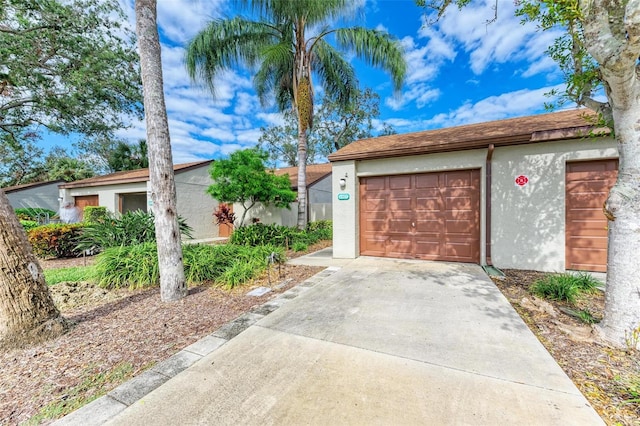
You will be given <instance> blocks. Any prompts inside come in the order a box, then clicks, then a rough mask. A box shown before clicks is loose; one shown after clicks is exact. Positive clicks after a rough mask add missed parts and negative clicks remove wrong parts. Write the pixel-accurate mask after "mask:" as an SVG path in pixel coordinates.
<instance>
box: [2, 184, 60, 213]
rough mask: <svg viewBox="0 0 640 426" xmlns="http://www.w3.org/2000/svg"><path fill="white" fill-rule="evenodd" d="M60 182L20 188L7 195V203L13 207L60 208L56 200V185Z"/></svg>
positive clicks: (56, 209) (55, 209)
mask: <svg viewBox="0 0 640 426" xmlns="http://www.w3.org/2000/svg"><path fill="white" fill-rule="evenodd" d="M59 184H60V182H52V183H49V184H45V185H41V186H36V187H34V188H25V189H20V190H17V191H15V192H10V193H8V194H6V195H7V198H9V203H10V204H11V207H13V208H14V209H19V208H28V207H40V208H43V209H49V210H53V211H54V212H57V211H58V210H60V202H59V201H58V185H59Z"/></svg>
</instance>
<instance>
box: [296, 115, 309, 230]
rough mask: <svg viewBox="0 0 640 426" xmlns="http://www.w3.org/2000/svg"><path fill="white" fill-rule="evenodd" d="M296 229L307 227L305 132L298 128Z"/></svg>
mask: <svg viewBox="0 0 640 426" xmlns="http://www.w3.org/2000/svg"><path fill="white" fill-rule="evenodd" d="M298 128H299V130H298V228H299V229H304V228H305V226H307V132H306V130H303V127H302V126H298Z"/></svg>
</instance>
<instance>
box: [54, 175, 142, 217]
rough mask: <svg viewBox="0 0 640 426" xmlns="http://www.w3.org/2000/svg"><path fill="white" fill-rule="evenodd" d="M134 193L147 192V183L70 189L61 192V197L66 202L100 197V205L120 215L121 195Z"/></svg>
mask: <svg viewBox="0 0 640 426" xmlns="http://www.w3.org/2000/svg"><path fill="white" fill-rule="evenodd" d="M132 192H147V183H146V182H135V183H123V184H119V185H104V186H92V187H86V188H68V189H61V190H60V197H62V198H63V199H64V201H63V203H64V202H67V201H72V200H73V197H79V196H83V195H98V204H99V205H100V206H103V207H106V208H107V210H109V211H110V212H112V213H118V202H119V197H118V195H119V194H126V193H132Z"/></svg>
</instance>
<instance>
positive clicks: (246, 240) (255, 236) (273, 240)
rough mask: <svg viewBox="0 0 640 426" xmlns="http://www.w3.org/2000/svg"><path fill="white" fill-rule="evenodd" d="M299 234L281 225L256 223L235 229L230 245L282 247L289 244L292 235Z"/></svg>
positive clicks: (293, 229) (295, 230)
mask: <svg viewBox="0 0 640 426" xmlns="http://www.w3.org/2000/svg"><path fill="white" fill-rule="evenodd" d="M296 232H299V231H298V230H297V229H295V228H289V227H286V226H281V225H274V224H271V225H265V224H263V223H256V224H254V225H250V226H242V227H240V228H236V229H235V230H234V231H233V234H231V240H230V241H231V243H232V244H238V245H243V246H262V245H269V244H271V245H275V246H281V247H284V246H286V245H288V244H291V240H292V238H293V235H294V234H295V233H296Z"/></svg>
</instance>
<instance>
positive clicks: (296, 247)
mask: <svg viewBox="0 0 640 426" xmlns="http://www.w3.org/2000/svg"><path fill="white" fill-rule="evenodd" d="M308 248H309V246H308V245H307V244H305V243H303V242H302V241H297V242H295V243H294V244H293V247H292V250H293V251H305V250H307V249H308Z"/></svg>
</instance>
